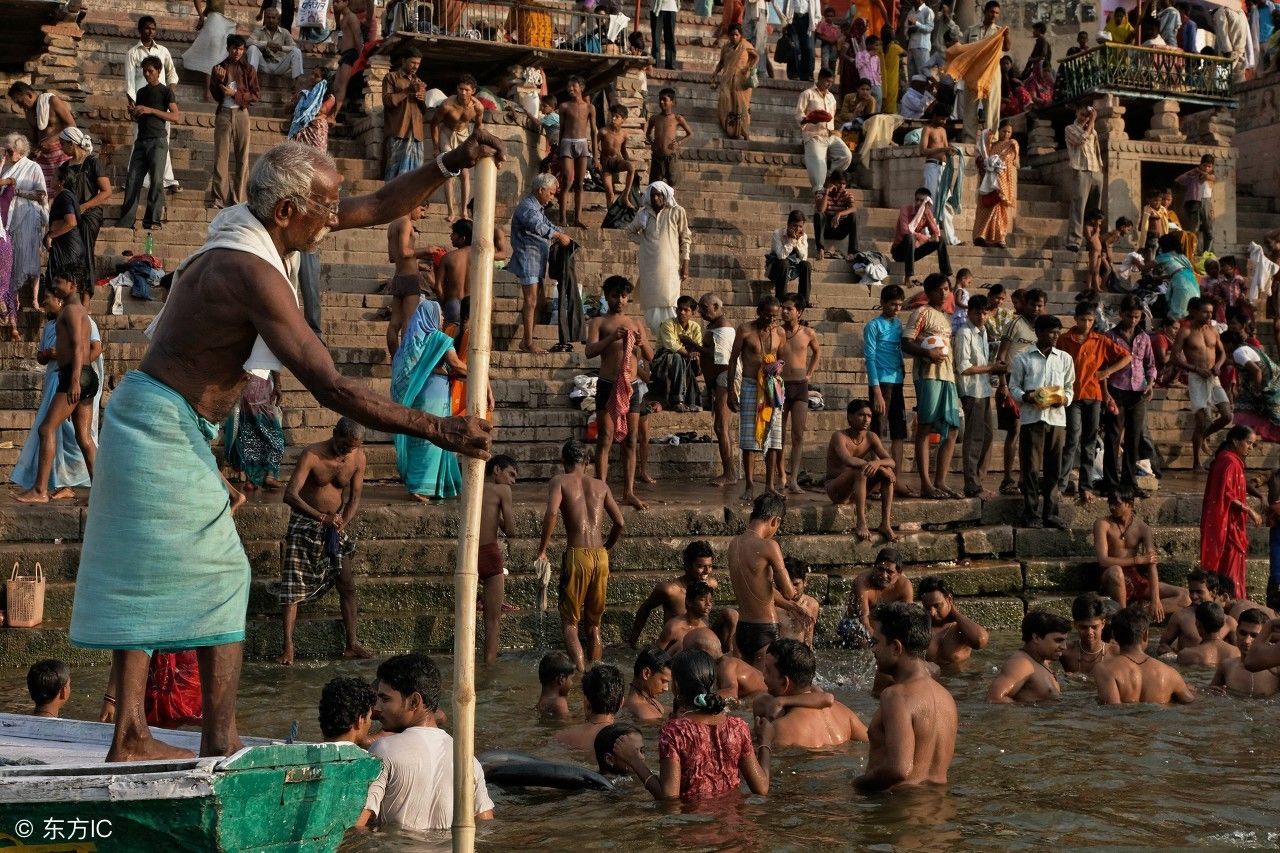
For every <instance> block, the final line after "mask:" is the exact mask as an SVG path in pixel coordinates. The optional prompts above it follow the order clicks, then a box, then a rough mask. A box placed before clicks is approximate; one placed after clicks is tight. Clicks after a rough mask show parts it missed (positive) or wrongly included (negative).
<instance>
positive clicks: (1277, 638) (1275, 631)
mask: <svg viewBox="0 0 1280 853" xmlns="http://www.w3.org/2000/svg"><path fill="white" fill-rule="evenodd" d="M1242 660H1243V662H1244V666H1245V669H1247V670H1249V671H1250V672H1252V673H1254V674H1259V673H1269V674H1271V675H1273V676H1277V677H1280V619H1272V620H1271V621H1269V622H1268V623H1267V624H1266V625H1264V626H1263V628H1262V631H1261V632H1260V633H1259V634H1258V638H1257V639H1256V640H1254V641H1253V643H1251V644H1250V646H1249V650H1248V651H1247V652H1245V653H1244V656H1243V658H1242Z"/></svg>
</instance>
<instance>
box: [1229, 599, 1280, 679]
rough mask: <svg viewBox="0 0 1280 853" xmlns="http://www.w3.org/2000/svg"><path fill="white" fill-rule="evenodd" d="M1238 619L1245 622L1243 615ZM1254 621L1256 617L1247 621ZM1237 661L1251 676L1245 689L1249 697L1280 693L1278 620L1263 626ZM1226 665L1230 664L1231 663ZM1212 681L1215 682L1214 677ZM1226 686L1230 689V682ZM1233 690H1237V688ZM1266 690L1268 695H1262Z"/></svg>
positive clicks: (1279, 636)
mask: <svg viewBox="0 0 1280 853" xmlns="http://www.w3.org/2000/svg"><path fill="white" fill-rule="evenodd" d="M1240 619H1241V622H1243V621H1245V618H1244V615H1243V614H1241V617H1240ZM1255 619H1256V615H1250V616H1249V621H1254V620H1255ZM1239 660H1240V662H1241V663H1242V664H1243V665H1244V668H1245V669H1246V670H1248V672H1249V673H1251V674H1252V675H1253V679H1252V680H1251V681H1249V686H1248V688H1247V689H1248V690H1249V692H1250V694H1251V695H1255V696H1263V695H1275V693H1276V692H1277V691H1280V619H1271V620H1269V621H1268V622H1267V623H1266V624H1265V625H1263V626H1262V630H1261V631H1259V632H1258V633H1257V636H1256V637H1255V638H1254V639H1253V641H1252V642H1250V643H1248V647H1247V648H1245V649H1244V650H1243V651H1242V652H1241V657H1240V659H1239ZM1227 663H1228V664H1230V663H1231V661H1228V662H1227ZM1214 680H1215V681H1216V680H1217V678H1216V676H1215V678H1214ZM1227 686H1228V687H1231V682H1230V681H1228V682H1227ZM1235 689H1237V690H1239V688H1238V687H1237V688H1235ZM1268 689H1269V690H1270V693H1269V694H1266V693H1264V691H1266V690H1268Z"/></svg>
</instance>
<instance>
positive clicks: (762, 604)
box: [727, 493, 809, 666]
mask: <svg viewBox="0 0 1280 853" xmlns="http://www.w3.org/2000/svg"><path fill="white" fill-rule="evenodd" d="M786 511H787V505H786V502H785V501H784V500H783V499H782V498H780V497H778V496H777V495H775V494H770V493H766V494H763V495H761V496H760V497H758V498H756V500H755V503H754V504H753V505H752V507H751V518H750V519H749V520H748V521H747V529H746V530H745V531H743V532H742V533H740V534H738V535H737V536H735V537H733V539H731V540H730V541H729V549H728V552H727V553H728V558H729V581H730V582H731V583H732V584H733V595H734V598H735V599H737V601H738V629H737V631H736V632H735V634H734V643H735V645H737V647H738V653H739V654H741V655H742V659H743V660H744V661H746V662H747V663H749V664H751V665H752V666H757V665H758V663H759V659H760V652H762V651H763V650H764V648H765V646H767V645H769V644H770V643H772V642H773V641H774V640H776V639H778V609H777V608H778V606H777V605H775V604H774V600H775V598H776V597H777V595H781V596H782V598H783V599H785V604H782V603H781V602H779V605H781V606H786V607H787V608H788V609H789V610H791V611H792V613H794V614H795V616H796V619H797V620H798V621H800V622H801V623H805V622H807V620H808V618H809V617H808V616H807V615H806V614H805V612H804V610H803V609H802V608H801V607H800V605H799V604H797V603H796V590H795V587H794V586H792V585H791V578H790V577H789V576H788V575H787V569H786V565H785V564H784V563H783V560H782V548H780V547H779V546H778V541H777V540H776V539H775V538H774V536H775V535H776V534H777V532H778V528H780V527H781V526H782V517H783V515H784V514H785V513H786Z"/></svg>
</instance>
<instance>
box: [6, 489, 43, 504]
mask: <svg viewBox="0 0 1280 853" xmlns="http://www.w3.org/2000/svg"><path fill="white" fill-rule="evenodd" d="M13 499H14V500H15V501H17V502H18V503H20V504H47V503H48V502H49V495H48V494H41V493H40V492H37V491H36V490H35V489H27V490H26V491H25V492H22V493H21V494H17V495H14V496H13Z"/></svg>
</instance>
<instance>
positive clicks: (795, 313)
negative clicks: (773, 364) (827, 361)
mask: <svg viewBox="0 0 1280 853" xmlns="http://www.w3.org/2000/svg"><path fill="white" fill-rule="evenodd" d="M803 315H804V308H803V307H802V306H801V304H800V297H799V296H797V295H796V294H794V293H788V294H787V295H785V296H783V297H782V334H783V343H782V348H781V349H780V350H778V358H779V359H781V361H782V381H783V388H784V391H783V393H784V395H785V401H786V402H785V403H784V405H783V407H782V432H783V434H784V435H790V436H791V465H790V472H789V473H790V476H788V471H785V470H784V471H782V472H781V477H780V479H781V480H782V488H783V489H784V490H785V491H788V492H790V493H791V494H793V495H802V494H804V489H802V488H800V482H799V481H800V463H801V462H803V461H804V429H805V424H806V423H807V422H808V420H809V382H810V381H811V380H812V379H813V374H814V373H815V372H816V371H817V369H818V360H819V359H820V358H821V353H820V350H819V347H818V333H817V332H815V331H814V330H813V329H811V328H809V327H808V326H805V325H803V324H802V321H803V319H804V316H803ZM787 421H790V422H791V432H790V433H788V432H787ZM778 464H779V465H781V464H782V454H778Z"/></svg>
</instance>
